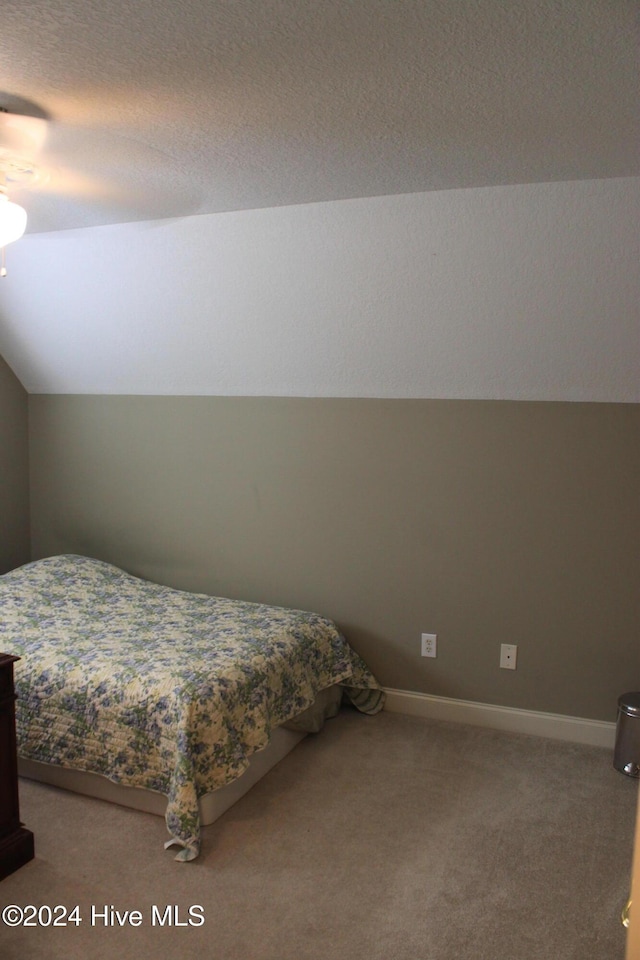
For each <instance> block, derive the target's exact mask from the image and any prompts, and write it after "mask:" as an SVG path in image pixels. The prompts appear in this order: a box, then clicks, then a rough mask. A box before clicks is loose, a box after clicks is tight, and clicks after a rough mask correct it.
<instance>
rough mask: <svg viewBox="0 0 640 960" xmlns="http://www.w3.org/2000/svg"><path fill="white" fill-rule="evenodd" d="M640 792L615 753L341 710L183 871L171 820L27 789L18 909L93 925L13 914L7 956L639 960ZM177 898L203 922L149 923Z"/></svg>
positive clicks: (1, 889)
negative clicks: (629, 915)
mask: <svg viewBox="0 0 640 960" xmlns="http://www.w3.org/2000/svg"><path fill="white" fill-rule="evenodd" d="M636 797H637V781H633V780H630V779H629V778H627V777H625V776H623V775H622V774H620V773H618V772H616V771H615V770H614V769H613V767H612V765H611V755H610V752H609V751H607V750H602V749H598V748H591V747H582V746H574V745H570V744H565V743H560V742H556V741H552V740H543V739H539V738H534V737H525V736H520V735H512V734H504V733H498V732H495V731H490V730H483V729H480V728H474V727H467V726H463V725H458V724H445V723H436V722H429V721H423V720H419V719H415V718H410V717H403V716H400V715H398V714H392V713H383V714H380V715H379V716H377V717H364V716H361V715H359V714H357V713H355V712H353V711H343V712H342V713H341V714H340V716H339V717H337V718H336V719H335V720H332V721H330V723H329V724H328V725H327V727H326V728H325V730H324V731H323V733H321V734H320V735H318V736H316V737H308V738H307V739H306V740H305V741H304V742H303V743H302V744H301V745H300V746H299V747H297V748H296V750H294V752H293V753H292V754H290V756H289V757H287V758H286V759H285V760H284V761H283V762H282V763H281V764H280V765H279V766H278V767H276V768H275V769H274V770H273V771H272V772H271V773H270V774H268V775H267V777H266V778H265V779H264V780H263V781H262V782H261V783H260V784H258V786H257V787H255V788H254V790H253V791H252V792H251V793H250V794H249V795H248V796H247V797H245V798H244V799H243V800H241V801H240V802H239V803H238V804H237V805H236V806H235V807H233V808H232V809H231V810H230V811H229V812H228V813H227V814H225V816H224V817H222V818H221V819H220V820H219V821H218V822H217V823H215V824H213V825H212V826H210V827H208V828H206V830H205V831H204V845H203V846H204V851H203V853H202V855H201V857H200V859H199V860H197V861H195V862H194V863H191V864H180V863H176V862H174V860H173V857H172V853H171V852H170V851H164V850H163V841H164V840H165V838H166V834H165V828H164V822H163V821H162V820H161V819H159V818H156V817H153V816H150V815H147V814H141V813H135V812H132V811H129V810H126V809H124V808H121V807H116V806H113V805H110V804H107V803H103V802H101V801H98V800H89V799H87V798H84V797H78V796H75V795H72V794H67V793H64V792H62V791H58V790H56V789H54V788H51V787H45V786H42V785H38V784H34V783H30V782H28V781H22V782H21V804H22V810H21V813H22V817H23V820H24V821H25V824H26V825H27V826H28V827H29V829H31V830H33V832H34V834H35V839H36V859H35V860H34V861H33V862H31V863H30V864H27V865H26V866H25V867H23V868H22V869H21V870H19V871H17V872H16V873H15V874H13V875H12V876H10V877H9V878H7V879H6V880H5V881H3V882H2V884H0V899H1V901H2V906H4V905H6V904H13V903H15V904H18V905H20V906H23V907H24V906H25V905H26V904H35V905H36V906H40V905H41V904H48V905H50V906H55V905H56V904H62V905H64V906H66V907H67V908H69V909H71V908H72V907H73V906H74V905H75V904H79V906H80V915H81V916H82V918H83V922H82V923H81V924H80V926H78V927H75V926H67V927H66V928H64V927H61V928H52V927H49V928H41V929H24V928H18V929H15V930H12V929H8V928H7V927H6V926H1V925H0V958H1V960H30V958H38V960H57V958H70V960H75V958H82V960H102V958H105V960H134V958H136V960H137V958H152V957H153V958H156V957H160V958H162V957H167V958H175V960H182V958H202V960H205V958H206V960H209V958H211V960H338V958H339V960H383V958H384V960H422V958H424V960H622V958H623V956H624V930H623V928H622V926H621V924H620V920H619V916H620V911H621V909H622V907H623V906H624V903H625V900H626V898H627V895H628V883H629V874H630V868H631V853H632V851H631V843H632V836H633V827H634V820H635V804H636ZM174 904H175V905H177V906H178V907H179V911H178V919H179V920H180V921H181V922H187V919H188V912H187V911H188V908H189V907H190V906H192V905H201V906H202V907H203V910H204V916H205V922H204V924H203V925H202V926H184V927H175V926H174V927H168V926H164V927H160V926H157V925H156V926H152V923H151V920H152V916H153V907H154V906H155V907H156V908H159V910H160V914H161V915H162V914H164V910H165V907H166V906H167V905H174ZM91 905H94V906H95V907H96V908H98V909H99V910H100V911H101V912H104V908H105V905H106V906H111V905H113V906H114V907H115V908H116V909H118V910H119V911H121V912H122V911H124V910H139V911H140V912H141V914H142V918H143V923H142V925H141V926H138V927H126V928H118V927H112V926H110V927H106V928H105V926H104V925H103V922H102V921H101V920H98V923H97V925H95V926H92V925H91V920H90V917H91ZM196 914H197V912H196ZM156 916H157V914H156ZM194 919H196V920H197V919H198V917H197V915H196V916H194Z"/></svg>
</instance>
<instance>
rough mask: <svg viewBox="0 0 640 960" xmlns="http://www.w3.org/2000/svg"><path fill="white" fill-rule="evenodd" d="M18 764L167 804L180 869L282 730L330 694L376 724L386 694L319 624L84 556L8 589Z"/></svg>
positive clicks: (40, 568) (5, 580) (2, 580)
mask: <svg viewBox="0 0 640 960" xmlns="http://www.w3.org/2000/svg"><path fill="white" fill-rule="evenodd" d="M0 636H1V637H2V639H1V640H0V647H1V648H2V650H3V652H6V653H11V654H16V655H17V656H19V657H21V658H22V659H21V660H20V661H18V662H17V663H16V664H15V680H16V694H17V698H18V699H17V703H16V724H17V733H18V751H19V754H20V755H21V756H23V757H27V758H30V759H32V760H39V761H42V762H45V763H55V764H59V765H62V766H64V767H71V768H75V769H79V770H85V771H89V772H92V773H98V774H102V775H104V776H105V777H108V778H109V779H110V780H113V781H115V782H117V783H121V784H126V785H128V786H134V787H144V788H146V789H149V790H155V791H158V792H159V793H162V794H164V795H166V796H167V798H168V804H167V813H166V823H167V828H168V830H169V833H170V835H171V839H170V840H169V841H167V844H165V846H169V845H171V844H174V843H175V844H178V845H179V846H180V847H181V850H180V852H179V854H178V856H177V857H176V859H181V860H192V859H194V858H195V857H196V856H197V855H198V853H199V851H200V822H199V814H198V798H199V797H200V796H202V795H203V794H205V793H209V792H210V791H211V790H214V789H216V788H217V787H221V786H223V785H224V784H226V783H229V782H230V781H232V780H234V779H236V778H237V777H239V776H240V775H241V774H242V773H243V771H244V770H245V769H246V767H247V766H248V763H249V758H250V756H251V754H252V753H254V752H255V751H256V750H260V749H261V748H263V747H265V746H266V745H267V743H268V742H269V739H270V736H271V733H272V731H273V730H274V728H275V727H276V726H278V725H280V724H282V723H285V722H286V721H288V720H290V719H291V718H292V717H294V716H295V715H296V714H298V713H301V712H302V711H303V710H305V709H306V708H307V707H308V706H310V704H311V703H312V702H313V700H314V699H315V697H316V695H317V694H318V693H319V692H320V691H321V690H323V689H325V688H326V687H328V686H331V685H332V684H335V683H339V684H342V685H343V686H344V689H345V693H346V694H347V696H348V697H350V698H351V699H352V701H353V702H354V704H355V705H356V706H357V707H358V708H359V709H361V710H363V711H364V712H366V713H377V712H378V710H380V709H381V708H382V706H383V698H384V694H383V693H382V691H381V689H380V687H379V684H378V683H377V681H376V680H375V678H374V677H373V675H372V674H371V672H370V671H369V669H368V668H367V666H366V665H365V664H364V662H363V661H362V660H361V659H360V657H359V656H358V655H357V654H356V652H355V651H354V650H353V649H352V648H351V647H350V646H349V644H348V643H347V642H346V640H345V639H344V637H342V636H341V634H340V633H339V631H338V629H337V628H336V626H335V624H334V623H333V622H332V621H331V620H327V619H325V618H323V617H321V616H319V615H317V614H314V613H307V612H304V611H300V610H289V609H286V608H283V607H272V606H266V605H264V604H258V603H248V602H241V601H236V600H229V599H224V598H220V597H210V596H206V595H203V594H195V593H188V592H185V591H182V590H175V589H172V588H170V587H164V586H161V585H159V584H155V583H151V582H149V581H146V580H141V579H139V578H137V577H134V576H131V575H130V574H128V573H125V572H124V571H123V570H120V569H118V568H117V567H114V566H112V565H111V564H108V563H104V562H103V561H100V560H94V559H90V558H87V557H81V556H75V555H65V556H56V557H49V558H47V559H44V560H36V561H35V562H33V563H29V564H26V565H25V566H22V567H19V568H17V569H15V570H12V571H10V572H9V573H6V574H4V575H3V576H0Z"/></svg>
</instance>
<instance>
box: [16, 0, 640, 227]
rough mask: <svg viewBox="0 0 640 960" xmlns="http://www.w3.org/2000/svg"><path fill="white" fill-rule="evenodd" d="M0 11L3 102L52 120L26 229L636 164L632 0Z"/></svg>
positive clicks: (575, 176)
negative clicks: (22, 102) (21, 102)
mask: <svg viewBox="0 0 640 960" xmlns="http://www.w3.org/2000/svg"><path fill="white" fill-rule="evenodd" d="M0 10H1V12H2V29H1V31H0V91H3V92H4V93H5V97H4V100H3V98H2V97H1V96H0V106H2V105H3V103H4V105H9V106H11V105H15V102H16V101H15V100H13V99H12V98H16V97H17V98H24V99H26V100H28V101H30V102H32V103H33V104H35V105H36V106H37V108H39V110H41V111H42V112H43V113H44V114H46V115H47V117H48V118H49V120H48V122H47V123H46V125H45V128H46V138H45V142H44V144H43V145H42V147H41V148H40V149H39V152H38V157H37V162H38V163H39V165H40V166H41V167H42V169H43V171H44V172H45V174H46V176H45V180H46V182H42V183H40V184H37V185H35V186H33V187H31V188H29V189H28V190H27V189H25V188H14V189H13V190H12V191H11V195H12V198H14V199H17V200H20V201H21V202H22V203H24V205H25V206H26V207H27V209H28V211H29V217H30V220H29V230H30V231H32V232H35V231H43V230H57V229H64V228H68V227H77V226H89V225H96V224H106V223H117V222H127V221H133V220H141V219H145V220H146V219H155V218H161V217H171V216H182V215H185V214H196V213H213V212H217V211H228V210H241V209H250V208H258V207H273V206H280V205H284V204H298V203H305V202H310V201H318V200H332V199H344V198H351V197H366V196H378V195H385V194H397V193H412V192H421V191H430V190H440V189H449V188H456V187H477V186H488V185H499V184H514V183H532V182H546V181H563V180H581V179H593V178H609V177H624V176H637V175H639V174H640V151H639V150H638V146H639V138H638V133H639V130H638V109H637V95H638V58H637V16H638V10H639V5H638V3H636V2H630V0H518V2H513V0H355V2H349V0H19V2H14V0H1V7H0ZM1 147H2V138H1V136H0V148H1Z"/></svg>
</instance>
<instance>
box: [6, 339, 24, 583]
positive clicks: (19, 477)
mask: <svg viewBox="0 0 640 960" xmlns="http://www.w3.org/2000/svg"><path fill="white" fill-rule="evenodd" d="M27 416H28V406H27V392H26V390H25V389H24V387H23V386H22V384H21V383H20V381H19V380H18V378H17V377H16V376H15V374H14V373H13V371H12V370H11V368H10V367H9V366H8V365H7V363H5V361H4V360H3V358H2V357H0V573H6V572H7V570H11V569H12V568H13V567H17V566H19V565H20V564H21V563H27V561H28V560H29V559H30V557H29V449H28V437H29V434H28V426H27Z"/></svg>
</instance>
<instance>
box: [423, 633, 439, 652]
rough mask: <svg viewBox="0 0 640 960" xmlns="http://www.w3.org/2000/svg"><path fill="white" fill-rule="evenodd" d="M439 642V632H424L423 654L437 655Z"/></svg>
mask: <svg viewBox="0 0 640 960" xmlns="http://www.w3.org/2000/svg"><path fill="white" fill-rule="evenodd" d="M437 642H438V636H437V634H435V633H423V634H422V656H423V657H435V656H436V647H437Z"/></svg>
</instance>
